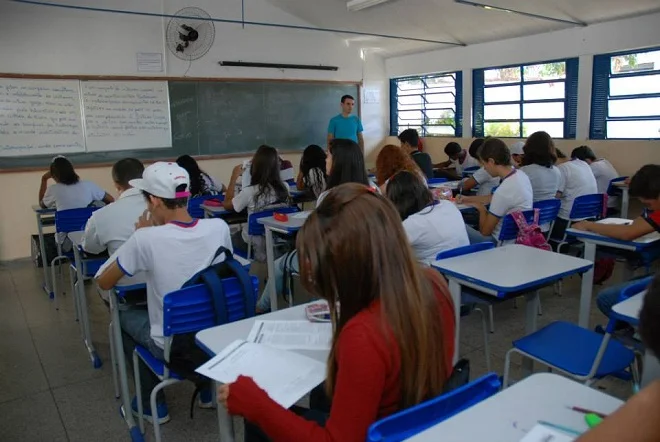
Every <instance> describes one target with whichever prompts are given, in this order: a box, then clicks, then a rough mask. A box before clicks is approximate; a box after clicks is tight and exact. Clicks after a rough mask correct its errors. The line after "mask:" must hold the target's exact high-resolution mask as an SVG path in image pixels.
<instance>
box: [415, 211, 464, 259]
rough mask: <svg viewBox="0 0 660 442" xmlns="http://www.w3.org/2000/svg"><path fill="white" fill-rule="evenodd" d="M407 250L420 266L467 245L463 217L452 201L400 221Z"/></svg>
mask: <svg viewBox="0 0 660 442" xmlns="http://www.w3.org/2000/svg"><path fill="white" fill-rule="evenodd" d="M403 230H405V231H406V235H407V236H408V241H409V242H410V246H411V247H412V249H413V252H414V253H415V256H416V258H417V260H418V261H419V262H421V263H423V264H430V263H431V262H433V261H435V257H436V256H437V255H438V253H440V252H443V251H445V250H450V249H455V248H456V247H462V246H467V245H469V244H470V240H469V239H468V234H467V230H466V229H465V222H464V221H463V216H462V215H461V212H460V211H459V210H458V208H457V207H456V205H455V204H454V203H452V202H451V201H446V200H443V201H438V202H436V203H435V204H433V205H430V206H428V207H425V208H424V209H422V210H420V211H419V212H417V213H414V214H412V215H410V216H409V217H408V218H406V219H405V220H404V221H403Z"/></svg>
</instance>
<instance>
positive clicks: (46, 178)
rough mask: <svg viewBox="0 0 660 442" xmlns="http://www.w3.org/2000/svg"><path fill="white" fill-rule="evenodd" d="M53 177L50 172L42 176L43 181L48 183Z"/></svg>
mask: <svg viewBox="0 0 660 442" xmlns="http://www.w3.org/2000/svg"><path fill="white" fill-rule="evenodd" d="M52 177H53V176H52V175H51V174H50V171H48V172H46V173H44V174H43V175H42V176H41V180H42V181H48V180H49V179H51V178H52Z"/></svg>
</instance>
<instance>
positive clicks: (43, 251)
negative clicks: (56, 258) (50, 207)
mask: <svg viewBox="0 0 660 442" xmlns="http://www.w3.org/2000/svg"><path fill="white" fill-rule="evenodd" d="M37 232H38V233H39V249H40V250H39V251H40V252H41V264H42V265H43V269H44V285H43V287H42V288H43V289H44V291H45V292H46V294H47V295H48V296H49V297H50V299H53V297H54V294H53V291H52V290H51V288H50V282H49V281H48V266H49V264H50V262H48V257H47V256H46V244H45V242H44V225H43V222H42V219H41V214H40V213H37Z"/></svg>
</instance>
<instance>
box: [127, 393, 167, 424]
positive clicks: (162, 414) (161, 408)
mask: <svg viewBox="0 0 660 442" xmlns="http://www.w3.org/2000/svg"><path fill="white" fill-rule="evenodd" d="M131 408H132V409H133V415H134V416H135V417H138V407H137V397H134V398H133V401H132V402H131ZM142 411H143V416H144V420H146V421H147V422H150V423H153V416H152V415H151V407H144V409H143V410H142ZM156 411H157V412H158V423H159V424H160V425H162V424H165V423H167V422H169V421H170V413H169V412H168V411H167V404H165V403H163V404H158V405H157V406H156Z"/></svg>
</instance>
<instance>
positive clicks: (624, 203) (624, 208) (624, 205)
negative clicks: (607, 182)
mask: <svg viewBox="0 0 660 442" xmlns="http://www.w3.org/2000/svg"><path fill="white" fill-rule="evenodd" d="M621 192H622V194H621V218H626V219H627V218H628V205H629V204H630V195H629V194H628V188H627V187H624V188H622V189H621Z"/></svg>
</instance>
